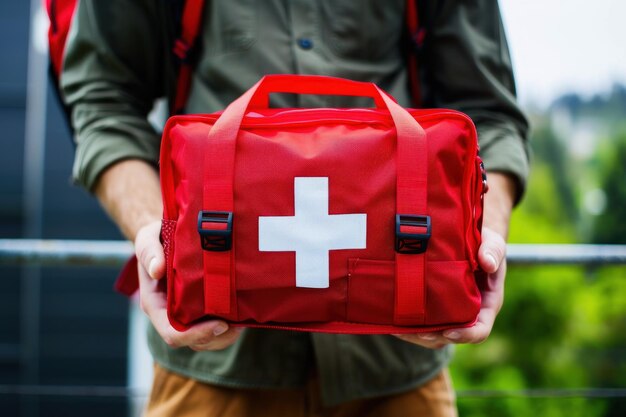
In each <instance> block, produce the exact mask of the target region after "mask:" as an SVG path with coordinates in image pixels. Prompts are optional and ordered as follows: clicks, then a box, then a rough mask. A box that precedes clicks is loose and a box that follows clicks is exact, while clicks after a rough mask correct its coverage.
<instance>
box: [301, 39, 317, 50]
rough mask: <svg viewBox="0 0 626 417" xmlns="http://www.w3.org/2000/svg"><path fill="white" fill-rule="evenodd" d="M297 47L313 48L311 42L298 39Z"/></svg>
mask: <svg viewBox="0 0 626 417" xmlns="http://www.w3.org/2000/svg"><path fill="white" fill-rule="evenodd" d="M298 46H299V47H300V48H302V49H311V48H313V41H312V40H311V39H309V38H300V39H298Z"/></svg>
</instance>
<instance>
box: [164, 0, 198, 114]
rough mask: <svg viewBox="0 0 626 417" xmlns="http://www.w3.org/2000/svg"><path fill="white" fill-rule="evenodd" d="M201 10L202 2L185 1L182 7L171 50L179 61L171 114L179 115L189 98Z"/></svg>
mask: <svg viewBox="0 0 626 417" xmlns="http://www.w3.org/2000/svg"><path fill="white" fill-rule="evenodd" d="M203 9H204V0H186V1H185V4H184V7H183V14H182V20H181V30H180V35H179V37H178V39H176V42H174V48H173V52H174V55H176V57H178V59H180V67H179V68H178V79H177V82H176V96H175V98H174V103H173V105H172V107H171V110H172V114H179V113H181V112H182V111H183V109H184V108H185V104H186V103H187V98H188V97H189V88H190V87H191V73H192V70H193V66H192V62H191V59H190V58H191V56H190V55H191V50H192V49H193V47H194V45H195V43H196V39H197V38H198V34H199V33H200V25H201V24H202V11H203Z"/></svg>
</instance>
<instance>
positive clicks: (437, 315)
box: [425, 261, 480, 326]
mask: <svg viewBox="0 0 626 417" xmlns="http://www.w3.org/2000/svg"><path fill="white" fill-rule="evenodd" d="M425 281H426V297H425V300H426V318H425V324H426V325H430V326H437V325H447V324H455V323H458V324H466V323H472V322H473V321H474V320H476V316H477V315H478V311H479V310H480V292H479V291H478V286H477V285H476V279H475V277H474V272H473V271H472V270H471V268H470V264H469V262H468V261H442V262H427V263H426V280H425Z"/></svg>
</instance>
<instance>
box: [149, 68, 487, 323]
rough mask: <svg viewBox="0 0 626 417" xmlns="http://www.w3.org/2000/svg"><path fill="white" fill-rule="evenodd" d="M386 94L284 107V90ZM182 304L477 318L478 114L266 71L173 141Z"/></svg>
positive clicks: (175, 279) (169, 259) (338, 315)
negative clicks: (275, 101) (280, 103)
mask: <svg viewBox="0 0 626 417" xmlns="http://www.w3.org/2000/svg"><path fill="white" fill-rule="evenodd" d="M279 92H280V93H295V94H331V95H347V96H363V97H370V98H371V99H372V100H373V102H374V104H375V108H359V109H335V108H316V109H293V108H289V109H273V108H269V95H270V94H271V93H279ZM160 163H161V186H162V193H163V203H164V220H163V227H162V231H161V238H162V242H163V247H164V251H165V257H166V264H167V278H166V279H167V299H168V305H167V308H168V314H169V319H170V322H171V323H172V325H173V326H174V327H175V328H176V329H179V330H182V329H186V328H188V327H189V326H190V325H192V324H194V323H196V322H198V321H201V320H206V319H210V318H221V319H224V320H226V321H228V322H231V323H233V324H235V325H244V326H251V327H268V328H280V329H292V330H303V331H322V332H334V333H404V332H417V331H432V330H439V329H445V328H450V327H461V326H470V325H472V324H473V323H474V322H475V320H476V317H477V314H478V311H479V308H480V293H479V291H478V288H477V284H476V280H475V274H476V273H477V271H478V266H477V252H478V247H479V244H480V228H481V219H482V204H483V194H484V191H485V177H484V170H483V169H482V164H481V161H480V159H479V157H478V145H477V139H476V132H475V128H474V125H473V123H472V122H471V120H470V119H469V118H468V117H467V116H465V115H464V114H462V113H459V112H456V111H452V110H407V109H403V108H402V107H401V106H399V105H398V104H397V103H396V102H395V101H394V100H393V99H392V98H391V97H390V96H388V95H387V94H386V93H384V92H383V91H381V90H380V89H379V88H378V87H377V86H375V85H374V84H371V83H361V82H354V81H349V80H344V79H338V78H331V77H321V76H297V75H273V76H266V77H264V78H263V79H261V81H259V82H258V83H257V84H256V85H254V86H253V87H252V88H251V89H250V90H248V91H247V92H246V93H245V94H244V95H242V96H241V97H240V98H239V99H237V100H236V101H234V102H233V103H232V104H231V105H230V106H228V107H227V108H226V109H225V110H224V111H223V112H221V113H217V114H208V115H186V116H175V117H172V118H170V119H169V121H168V123H167V125H166V128H165V131H164V133H163V140H162V145H161V161H160Z"/></svg>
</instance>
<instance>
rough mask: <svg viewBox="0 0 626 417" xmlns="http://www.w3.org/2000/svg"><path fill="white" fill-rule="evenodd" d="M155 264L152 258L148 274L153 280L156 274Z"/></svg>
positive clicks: (154, 259)
mask: <svg viewBox="0 0 626 417" xmlns="http://www.w3.org/2000/svg"><path fill="white" fill-rule="evenodd" d="M156 264H157V260H156V258H152V259H151V260H150V265H148V274H150V276H151V277H152V278H154V276H155V274H156Z"/></svg>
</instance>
